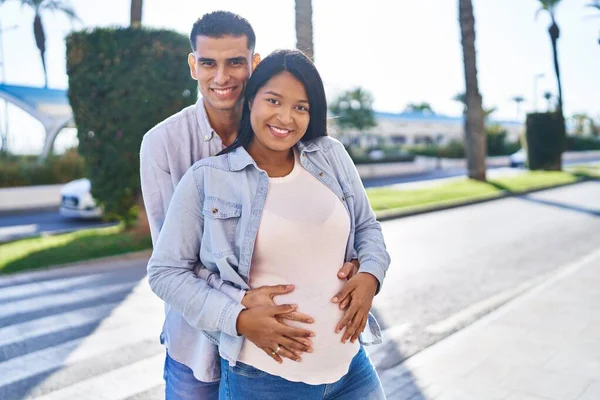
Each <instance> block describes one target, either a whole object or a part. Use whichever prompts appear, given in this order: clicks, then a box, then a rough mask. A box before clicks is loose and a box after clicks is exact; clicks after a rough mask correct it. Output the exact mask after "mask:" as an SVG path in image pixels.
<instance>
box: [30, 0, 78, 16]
mask: <svg viewBox="0 0 600 400" xmlns="http://www.w3.org/2000/svg"><path fill="white" fill-rule="evenodd" d="M40 8H41V9H42V10H48V11H53V12H54V11H58V12H61V13H63V14H65V15H67V16H68V17H69V18H70V19H71V20H76V21H81V19H80V18H79V17H78V16H77V14H75V10H74V9H73V7H72V6H71V4H70V3H69V2H68V1H63V0H45V1H43V2H42V5H41V7H40Z"/></svg>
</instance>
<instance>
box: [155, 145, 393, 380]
mask: <svg viewBox="0 0 600 400" xmlns="http://www.w3.org/2000/svg"><path fill="white" fill-rule="evenodd" d="M297 149H298V151H299V153H300V161H301V165H302V167H303V168H305V169H306V170H307V171H308V172H309V173H311V174H312V175H313V176H315V177H316V178H317V179H318V180H319V181H321V182H322V183H323V184H324V185H326V186H327V187H328V188H330V189H331V190H332V191H333V192H334V193H335V194H336V196H337V197H338V198H339V199H340V200H341V201H342V202H343V204H344V205H345V208H346V209H347V211H348V214H349V217H350V224H351V225H350V234H349V236H348V242H347V246H346V254H345V260H346V261H350V260H351V259H353V258H358V260H359V262H360V268H359V272H368V273H371V274H372V275H374V276H375V277H376V278H377V280H378V281H379V288H378V290H379V289H381V285H382V284H383V279H384V277H385V273H386V271H387V269H388V267H389V264H390V257H389V254H388V252H387V251H386V247H385V244H384V240H383V235H382V232H381V227H380V225H379V223H378V222H377V220H376V219H375V213H374V212H373V211H372V209H371V207H370V205H369V201H368V198H367V195H366V192H365V189H364V187H363V185H362V182H361V180H360V177H359V175H358V172H357V170H356V168H355V166H354V163H353V162H352V160H351V158H350V157H349V155H348V153H347V152H346V150H345V149H344V147H343V145H342V144H341V143H340V142H338V141H337V140H335V139H333V138H330V137H322V138H318V139H315V140H313V141H311V142H308V143H302V142H299V143H298V144H297ZM268 187H269V178H268V175H267V173H266V172H265V171H263V170H261V169H260V168H259V167H258V166H257V165H256V163H255V162H254V160H253V159H252V157H251V156H250V155H249V154H248V153H247V151H246V150H245V149H244V148H238V149H236V150H235V151H233V152H231V153H228V154H225V155H221V156H216V157H209V158H205V159H203V160H200V161H198V162H197V163H195V164H194V165H193V166H192V167H191V168H190V170H189V171H188V172H186V174H185V175H184V176H183V178H182V179H181V181H180V182H179V184H178V185H177V188H176V189H175V193H174V195H173V198H172V200H171V203H170V205H169V209H168V211H167V215H166V218H165V222H164V225H163V227H162V230H161V231H160V234H159V237H158V241H157V243H156V245H155V246H154V252H153V254H152V257H151V259H150V261H149V263H148V280H149V283H150V286H151V288H152V290H153V291H154V292H155V293H156V294H157V295H158V296H159V297H160V298H161V299H163V300H164V301H165V302H166V303H168V304H169V305H170V306H171V308H172V309H175V310H177V312H180V313H181V314H182V315H183V318H184V319H185V320H186V321H187V322H188V323H189V324H190V325H191V326H193V327H195V328H196V329H199V330H201V331H202V332H203V333H204V335H205V337H206V338H207V339H209V340H211V341H212V342H213V343H214V344H217V345H218V346H219V354H220V355H221V357H223V358H224V359H226V360H228V361H229V364H230V365H235V363H236V361H237V357H238V355H239V352H240V350H241V347H242V344H243V340H244V338H243V337H242V336H240V335H238V333H237V330H236V322H237V318H238V315H239V313H240V312H241V311H242V310H243V309H244V307H243V306H242V305H241V304H240V303H239V299H238V300H236V299H233V298H230V297H228V295H227V294H225V293H223V292H222V291H220V290H219V289H220V288H219V287H213V286H214V283H211V282H219V285H233V286H235V287H236V288H239V289H249V288H250V287H249V285H248V282H249V274H250V264H251V260H252V254H253V250H254V242H255V240H256V236H257V232H258V228H259V225H260V221H261V216H262V211H263V208H264V204H265V200H266V197H267V190H268ZM215 276H220V278H221V279H215ZM200 278H202V279H200ZM315 279H318V277H315ZM168 320H169V319H168V317H167V322H166V324H168ZM368 325H369V328H368V329H366V330H365V332H363V334H362V335H361V336H363V337H362V338H361V339H362V342H363V344H377V343H381V331H380V329H379V326H378V324H377V322H376V321H375V319H374V318H373V317H372V315H370V316H369V322H368ZM168 328H169V327H168V326H165V327H164V329H165V330H168ZM365 336H371V337H370V338H367V339H366V340H365ZM173 340H176V338H174V339H173ZM217 361H218V360H217ZM189 367H191V368H192V369H193V370H194V373H195V375H196V376H197V377H202V376H204V375H205V374H203V372H202V371H197V369H198V368H206V369H207V370H213V371H214V369H215V368H216V366H191V365H190V366H189Z"/></svg>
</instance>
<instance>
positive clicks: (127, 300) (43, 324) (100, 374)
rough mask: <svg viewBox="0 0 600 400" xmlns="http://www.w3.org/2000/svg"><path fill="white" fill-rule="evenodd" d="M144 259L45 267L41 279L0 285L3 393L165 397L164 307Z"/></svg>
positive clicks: (10, 397) (16, 399)
mask: <svg viewBox="0 0 600 400" xmlns="http://www.w3.org/2000/svg"><path fill="white" fill-rule="evenodd" d="M145 263H146V260H139V261H137V262H132V263H130V265H129V266H127V267H125V268H123V269H106V268H105V269H98V270H97V271H94V268H93V267H91V268H90V269H89V270H88V271H85V270H82V269H81V268H78V269H74V270H73V275H69V274H68V271H65V272H66V273H59V274H57V273H56V272H50V271H48V273H47V274H45V273H44V272H41V273H39V281H36V280H35V279H29V278H28V279H27V280H23V281H19V280H14V284H5V285H4V286H0V322H1V321H3V322H4V324H3V325H2V326H0V398H1V399H2V400H22V399H43V400H71V399H73V400H74V399H90V400H96V399H97V400H100V399H103V400H104V399H110V400H123V399H127V398H130V397H133V396H136V395H143V394H144V393H153V395H152V396H150V397H152V398H148V400H158V399H159V398H162V397H163V396H164V395H163V394H162V393H163V392H162V390H161V389H160V388H161V386H162V385H163V381H162V366H163V364H164V357H165V356H164V351H163V349H162V346H160V344H158V336H159V333H160V328H161V324H162V321H163V315H164V314H163V306H162V303H161V302H160V300H159V299H158V298H156V296H155V295H154V294H153V293H152V292H151V291H150V288H149V287H148V283H147V279H146V277H145ZM34 277H35V276H34ZM9 282H10V281H9ZM115 296H116V297H115ZM62 309H64V312H60V311H61V310H62ZM46 310H51V311H50V312H49V313H48V314H46V315H44V312H45V311H46ZM148 343H156V344H155V345H154V344H152V345H150V347H151V348H148V347H147V346H148ZM136 349H137V350H136ZM139 349H147V351H145V352H141V354H140V355H139V356H137V353H140V351H139ZM107 355H112V356H110V357H108V356H107ZM115 355H117V356H115ZM119 356H120V357H119ZM112 358H114V359H115V360H114V361H113V360H112ZM117 358H119V360H117ZM61 371H65V372H64V373H61ZM67 371H68V373H67ZM74 375H76V380H74V379H75V378H73V376H74ZM143 397H144V398H146V397H148V396H146V395H143Z"/></svg>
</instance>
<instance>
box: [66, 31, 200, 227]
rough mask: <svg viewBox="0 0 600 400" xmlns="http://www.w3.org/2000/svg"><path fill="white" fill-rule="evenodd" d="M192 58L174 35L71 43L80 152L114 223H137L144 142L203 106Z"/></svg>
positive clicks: (133, 34) (82, 36)
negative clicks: (165, 123)
mask: <svg viewBox="0 0 600 400" xmlns="http://www.w3.org/2000/svg"><path fill="white" fill-rule="evenodd" d="M189 51H190V49H189V42H188V39H187V37H186V36H184V35H181V34H179V33H176V32H172V31H167V30H150V29H129V28H127V29H124V28H119V29H109V28H98V29H95V30H93V31H82V32H75V33H72V34H70V35H69V36H68V37H67V73H68V75H69V101H70V103H71V107H72V109H73V114H74V117H75V122H76V125H77V128H78V137H79V150H80V152H81V154H82V155H83V156H84V157H85V159H86V175H87V176H88V177H89V178H90V180H91V182H92V195H93V196H94V198H95V199H96V200H97V201H98V202H99V203H100V204H101V205H102V206H103V207H104V210H105V212H106V216H107V218H108V219H118V220H122V221H124V222H125V223H126V224H127V225H128V226H130V225H131V223H132V222H133V221H134V220H135V218H136V202H137V200H139V196H140V179H139V150H140V144H141V140H142V137H143V135H144V134H145V133H146V132H147V131H148V130H149V129H151V128H152V127H153V126H155V125H156V124H157V123H159V122H160V121H162V120H164V119H166V118H167V117H169V116H170V115H172V114H174V113H176V112H177V111H179V110H181V109H182V108H184V107H186V106H188V105H191V104H193V103H194V102H195V100H196V95H195V94H196V92H197V89H196V83H195V82H194V81H193V80H192V79H191V78H190V76H189V71H188V66H187V63H186V59H187V55H188V53H189Z"/></svg>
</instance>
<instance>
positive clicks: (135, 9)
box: [129, 0, 144, 28]
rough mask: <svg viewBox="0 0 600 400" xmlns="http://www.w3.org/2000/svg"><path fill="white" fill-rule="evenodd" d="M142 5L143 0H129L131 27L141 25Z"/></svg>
mask: <svg viewBox="0 0 600 400" xmlns="http://www.w3.org/2000/svg"><path fill="white" fill-rule="evenodd" d="M143 5H144V1H143V0H131V14H130V23H129V26H131V27H132V28H139V27H140V26H142V7H143Z"/></svg>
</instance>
